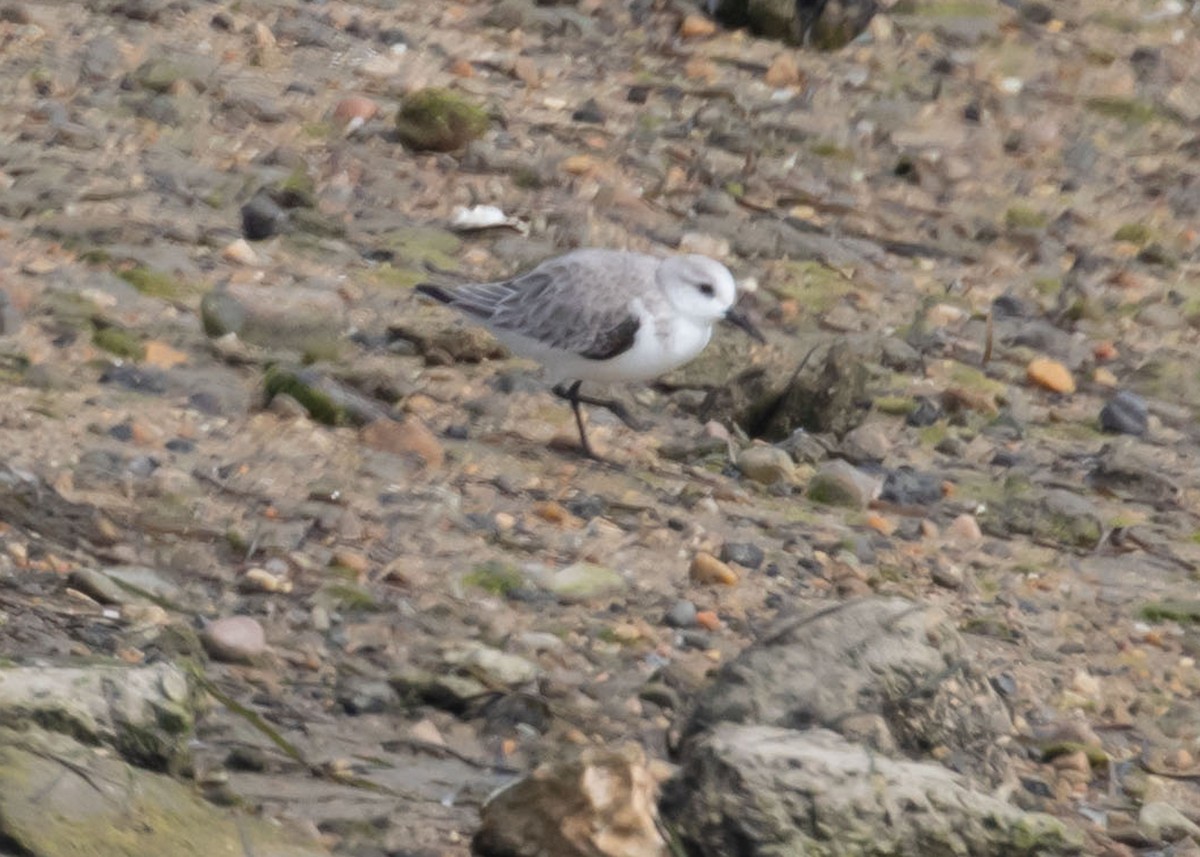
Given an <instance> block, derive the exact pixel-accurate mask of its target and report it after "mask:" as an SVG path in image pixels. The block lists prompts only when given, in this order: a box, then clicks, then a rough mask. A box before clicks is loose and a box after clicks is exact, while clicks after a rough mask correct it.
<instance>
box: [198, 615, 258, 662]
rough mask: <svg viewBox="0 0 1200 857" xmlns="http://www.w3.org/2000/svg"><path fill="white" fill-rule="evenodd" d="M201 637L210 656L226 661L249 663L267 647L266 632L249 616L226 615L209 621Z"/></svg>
mask: <svg viewBox="0 0 1200 857" xmlns="http://www.w3.org/2000/svg"><path fill="white" fill-rule="evenodd" d="M201 639H202V640H203V641H204V648H205V649H207V650H208V653H209V654H210V655H212V657H214V658H216V659H217V660H218V661H225V662H228V663H249V662H251V661H253V660H255V659H256V658H258V657H260V656H261V655H262V654H263V652H265V651H266V648H267V635H266V632H265V631H263V626H262V625H261V624H260V623H259V621H258V620H257V619H255V618H253V617H251V616H226V617H224V618H222V619H217V620H215V621H213V622H210V623H209V624H208V627H206V628H205V629H204V632H203V634H201Z"/></svg>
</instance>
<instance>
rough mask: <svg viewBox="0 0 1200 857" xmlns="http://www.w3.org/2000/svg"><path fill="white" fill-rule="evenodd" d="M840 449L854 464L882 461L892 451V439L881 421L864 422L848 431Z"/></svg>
mask: <svg viewBox="0 0 1200 857" xmlns="http://www.w3.org/2000/svg"><path fill="white" fill-rule="evenodd" d="M838 451H839V452H841V454H842V455H843V456H844V457H845V458H846V460H847V461H849V462H851V463H852V464H867V463H873V462H880V461H883V460H884V459H885V458H887V456H888V453H890V452H891V451H892V441H891V438H889V437H888V435H887V431H886V430H885V429H884V427H883V426H882V425H880V424H879V423H877V422H871V423H864V424H863V425H860V426H856V427H855V428H852V429H851V430H850V431H848V432H847V433H846V436H845V437H844V438H842V443H841V445H840V446H839V447H838Z"/></svg>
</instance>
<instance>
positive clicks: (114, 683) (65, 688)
mask: <svg viewBox="0 0 1200 857" xmlns="http://www.w3.org/2000/svg"><path fill="white" fill-rule="evenodd" d="M195 704H196V692H195V689H194V688H193V687H192V683H191V681H190V680H189V679H188V676H187V673H186V672H184V671H183V670H181V669H179V668H178V667H176V666H175V665H174V664H171V663H167V662H161V663H157V664H154V665H152V666H142V667H131V666H128V665H126V664H120V663H104V662H101V663H92V664H86V665H83V664H81V665H78V666H57V665H45V664H41V665H38V666H32V667H23V666H2V665H0V723H30V724H32V723H38V724H42V725H43V728H47V729H50V728H53V729H54V730H55V731H58V732H62V733H63V734H65V735H70V736H71V737H73V738H76V739H78V740H80V741H84V742H86V743H88V744H90V745H102V746H105V747H109V748H111V749H113V750H116V751H117V752H118V753H121V754H122V755H123V756H124V757H125V758H126V759H128V760H129V761H131V762H133V763H134V764H138V765H145V766H146V767H150V768H154V769H157V770H169V771H176V770H179V769H181V768H182V767H184V766H185V765H186V764H188V762H189V760H190V758H191V756H190V753H191V751H190V748H189V741H190V740H191V738H192V729H193V726H194V724H195V711H194V706H195ZM2 778H3V774H2V773H0V779H2ZM20 793H21V794H26V795H29V794H32V793H31V792H28V791H25V790H22V791H21V792H20ZM3 800H4V795H0V805H2V803H3ZM3 818H4V814H3V812H0V819H3ZM3 824H4V822H3V821H2V820H0V828H2V827H3Z"/></svg>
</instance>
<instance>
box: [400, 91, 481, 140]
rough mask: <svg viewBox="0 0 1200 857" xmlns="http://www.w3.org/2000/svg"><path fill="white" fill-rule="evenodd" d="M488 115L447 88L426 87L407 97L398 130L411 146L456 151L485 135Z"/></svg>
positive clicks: (403, 104) (401, 110) (402, 104)
mask: <svg viewBox="0 0 1200 857" xmlns="http://www.w3.org/2000/svg"><path fill="white" fill-rule="evenodd" d="M487 127H488V116H487V113H486V112H484V111H483V110H482V109H481V108H479V107H476V106H475V105H474V104H472V103H471V102H469V101H467V100H466V99H465V98H463V97H462V96H461V95H457V94H455V93H453V92H451V91H450V90H447V89H422V90H418V91H417V92H414V93H412V94H410V95H408V96H406V97H405V99H404V101H403V102H401V104H400V112H399V113H398V114H397V115H396V131H397V133H398V134H399V135H400V140H401V141H402V142H403V143H404V144H405V145H406V146H408V147H409V148H410V149H417V150H428V151H433V152H453V151H454V150H456V149H461V148H463V147H464V146H466V145H467V143H469V142H471V141H472V140H476V139H478V138H479V137H482V136H483V132H484V131H486V130H487Z"/></svg>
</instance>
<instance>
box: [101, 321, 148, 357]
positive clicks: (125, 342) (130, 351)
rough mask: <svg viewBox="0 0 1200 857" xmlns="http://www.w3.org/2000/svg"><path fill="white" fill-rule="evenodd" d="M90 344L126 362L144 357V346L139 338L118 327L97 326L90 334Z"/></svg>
mask: <svg viewBox="0 0 1200 857" xmlns="http://www.w3.org/2000/svg"><path fill="white" fill-rule="evenodd" d="M92 344H93V345H95V346H96V347H97V348H100V349H103V350H104V351H107V352H108V353H109V354H112V355H114V356H116V357H123V358H125V359H126V360H141V359H142V358H144V357H145V356H146V344H145V343H144V342H142V339H141V337H139V336H138V335H137V334H136V333H132V332H130V331H128V330H125V329H123V328H120V327H109V326H101V325H97V326H96V329H95V331H94V332H93V333H92Z"/></svg>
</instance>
